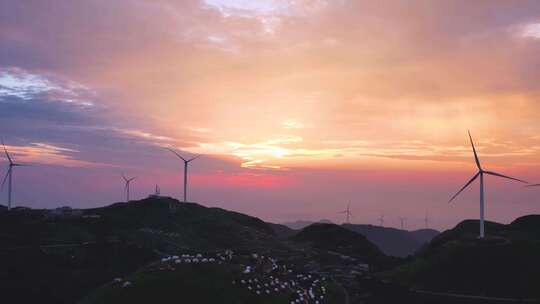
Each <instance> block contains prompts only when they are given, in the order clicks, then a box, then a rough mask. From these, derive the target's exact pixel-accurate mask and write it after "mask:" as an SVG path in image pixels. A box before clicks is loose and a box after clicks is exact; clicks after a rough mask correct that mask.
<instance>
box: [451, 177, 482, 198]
mask: <svg viewBox="0 0 540 304" xmlns="http://www.w3.org/2000/svg"><path fill="white" fill-rule="evenodd" d="M479 175H480V172H478V173H476V174H475V175H474V176H473V177H472V178H471V179H470V180H469V181H468V182H467V183H466V184H465V186H463V187H462V188H461V189H460V190H459V191H458V192H457V193H456V194H454V196H452V198H451V199H450V200H449V201H448V202H449V203H451V202H452V201H453V200H454V199H455V198H456V197H457V196H458V195H459V194H460V193H461V192H462V191H463V190H465V188H467V187H468V186H469V185H470V184H471V183H472V182H474V180H475V179H477V178H478V176H479Z"/></svg>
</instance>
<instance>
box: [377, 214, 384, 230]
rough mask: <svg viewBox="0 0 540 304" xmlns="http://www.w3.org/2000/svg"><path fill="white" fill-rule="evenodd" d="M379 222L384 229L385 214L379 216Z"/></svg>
mask: <svg viewBox="0 0 540 304" xmlns="http://www.w3.org/2000/svg"><path fill="white" fill-rule="evenodd" d="M377 221H379V226H381V227H382V226H383V225H384V214H381V216H379V218H378V219H377Z"/></svg>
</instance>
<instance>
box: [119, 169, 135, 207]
mask: <svg viewBox="0 0 540 304" xmlns="http://www.w3.org/2000/svg"><path fill="white" fill-rule="evenodd" d="M122 177H123V178H124V182H125V183H126V186H125V187H124V192H125V193H126V202H129V186H130V184H131V182H132V181H133V180H134V179H136V178H137V177H132V178H127V177H126V176H125V175H124V174H122Z"/></svg>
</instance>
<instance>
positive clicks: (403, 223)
mask: <svg viewBox="0 0 540 304" xmlns="http://www.w3.org/2000/svg"><path fill="white" fill-rule="evenodd" d="M405 220H407V218H405V217H400V218H399V221H400V223H401V230H403V228H404V227H405Z"/></svg>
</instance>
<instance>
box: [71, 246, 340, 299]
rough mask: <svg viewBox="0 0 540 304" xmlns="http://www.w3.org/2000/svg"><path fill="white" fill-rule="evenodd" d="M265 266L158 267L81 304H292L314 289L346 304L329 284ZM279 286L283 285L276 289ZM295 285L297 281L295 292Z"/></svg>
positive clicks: (241, 261)
mask: <svg viewBox="0 0 540 304" xmlns="http://www.w3.org/2000/svg"><path fill="white" fill-rule="evenodd" d="M266 261H267V262H268V261H269V260H268V259H267V260H266ZM247 264H250V265H252V267H253V270H252V272H250V273H249V274H246V273H243V270H244V269H245V265H247ZM264 266H265V263H263V262H262V260H260V259H259V260H258V262H256V261H255V260H253V259H251V258H250V257H249V256H235V257H234V258H233V259H232V260H227V261H226V262H223V263H219V264H218V263H198V264H193V263H190V264H186V263H174V262H157V263H154V264H153V265H151V266H149V267H147V268H145V269H143V270H141V271H139V272H137V273H136V274H133V275H131V276H129V277H126V278H124V279H123V282H121V283H111V284H108V285H106V286H104V287H102V288H100V289H98V290H97V291H95V292H94V293H93V294H91V295H89V296H88V297H87V298H85V299H84V300H82V301H81V302H80V304H108V303H111V304H112V303H131V304H137V303H141V304H142V303H152V302H156V301H158V302H159V303H164V304H166V303H197V304H214V303H231V304H273V303H276V304H277V303H290V301H292V300H294V299H297V298H298V291H301V290H304V291H307V290H308V289H309V288H313V292H314V293H315V294H316V295H317V296H318V297H319V296H320V295H322V288H323V287H324V289H325V291H326V292H325V294H324V299H318V300H319V301H320V303H328V304H332V303H343V300H344V299H343V297H344V295H343V294H342V292H341V291H340V290H339V288H338V287H337V286H336V285H335V284H334V283H332V282H331V281H330V280H326V281H321V280H320V278H315V277H312V278H311V279H307V277H306V280H305V281H304V280H302V279H298V278H297V273H290V272H287V271H282V270H280V269H275V270H273V268H269V267H264ZM266 266H269V265H266ZM255 279H256V280H257V282H256V283H255V282H254V280H255ZM275 280H279V283H275V284H274V281H275ZM125 281H129V282H130V286H129V287H123V285H122V284H123V283H124V282H125ZM248 281H249V282H248ZM292 281H295V285H294V286H292ZM285 282H287V283H286V284H287V286H285V285H284V284H285ZM265 284H267V285H268V286H267V287H266V286H265ZM270 284H271V285H270ZM257 286H259V288H258V287H257ZM257 291H260V294H257ZM266 291H268V292H266ZM308 296H309V295H307V296H306V295H305V297H308ZM313 302H314V301H313Z"/></svg>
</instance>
